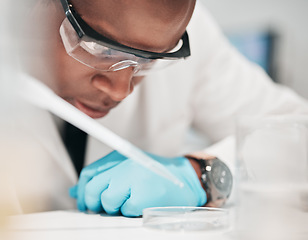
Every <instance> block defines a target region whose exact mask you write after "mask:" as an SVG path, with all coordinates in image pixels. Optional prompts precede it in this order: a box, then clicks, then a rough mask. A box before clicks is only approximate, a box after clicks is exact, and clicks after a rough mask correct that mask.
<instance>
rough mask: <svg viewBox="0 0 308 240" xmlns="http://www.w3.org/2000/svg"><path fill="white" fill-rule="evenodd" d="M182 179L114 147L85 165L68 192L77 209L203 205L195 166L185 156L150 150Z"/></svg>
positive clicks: (130, 212)
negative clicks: (173, 179) (165, 175)
mask: <svg viewBox="0 0 308 240" xmlns="http://www.w3.org/2000/svg"><path fill="white" fill-rule="evenodd" d="M149 156H151V157H152V158H154V159H156V160H157V161H159V162H160V163H161V164H163V165H164V166H165V167H166V168H167V169H169V171H170V172H172V173H173V174H174V175H175V176H177V177H178V178H179V180H181V181H182V182H183V183H184V187H180V186H178V185H175V184H174V183H173V182H171V181H169V180H167V179H165V178H163V177H161V176H159V175H157V174H156V173H153V172H151V171H150V170H148V169H146V168H144V167H143V166H141V165H139V164H138V163H136V162H134V161H132V160H130V159H127V158H126V157H125V156H123V155H121V154H120V153H118V152H117V151H114V152H112V153H111V154H109V155H107V156H106V157H103V158H102V159H100V160H98V161H96V162H94V163H93V164H91V165H89V166H87V167H85V168H84V169H83V170H82V172H81V174H80V178H79V182H78V184H77V185H76V186H74V187H73V188H71V190H70V195H71V196H72V197H74V198H77V207H78V209H79V210H80V211H85V210H87V209H88V210H91V211H93V212H101V211H103V210H105V211H106V212H107V213H108V214H112V215H114V214H118V213H119V212H121V213H122V214H123V215H124V216H140V215H142V210H143V209H144V208H148V207H164V206H202V205H204V204H205V203H206V194H205V191H204V190H203V188H202V186H201V184H200V182H199V179H198V177H197V174H196V173H195V170H194V169H193V167H192V166H191V164H190V163H189V161H188V159H186V158H184V157H177V158H163V157H159V156H155V155H152V154H149Z"/></svg>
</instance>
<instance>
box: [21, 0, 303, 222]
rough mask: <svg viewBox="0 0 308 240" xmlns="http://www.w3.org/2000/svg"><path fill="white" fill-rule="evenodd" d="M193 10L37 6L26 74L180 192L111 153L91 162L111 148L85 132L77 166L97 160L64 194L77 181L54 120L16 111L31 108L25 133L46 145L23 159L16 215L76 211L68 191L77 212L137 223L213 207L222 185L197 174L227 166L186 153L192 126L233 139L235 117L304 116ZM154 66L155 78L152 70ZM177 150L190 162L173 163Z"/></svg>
mask: <svg viewBox="0 0 308 240" xmlns="http://www.w3.org/2000/svg"><path fill="white" fill-rule="evenodd" d="M194 8H195V1H193V0H191V1H188V0H182V1H171V0H169V1H150V0H146V1H144V0H142V1H136V0H135V1H127V0H126V1H124V0H123V1H111V0H90V1H81V0H71V1H69V2H68V1H65V0H61V1H60V0H54V1H49V2H48V1H47V0H40V1H37V2H36V3H35V7H34V8H33V9H32V11H31V14H30V17H29V22H30V24H28V27H27V29H26V30H27V31H26V32H27V40H28V41H26V42H28V43H29V44H28V46H27V48H26V49H27V51H28V52H29V53H30V54H26V56H27V57H28V58H27V72H28V74H29V75H31V76H33V77H35V78H37V79H39V80H41V81H43V82H44V83H45V84H46V85H47V86H49V87H50V88H51V89H52V90H53V91H54V92H55V93H56V94H58V95H59V96H60V97H62V98H63V99H65V100H66V101H68V102H69V103H71V104H73V105H74V106H75V107H77V108H78V109H79V110H80V111H82V112H84V113H86V114H87V115H88V116H90V117H92V118H95V119H98V121H99V122H100V123H102V124H103V125H104V126H106V127H108V128H110V129H111V130H112V131H114V132H115V133H117V134H119V135H120V136H122V137H124V138H126V139H128V140H129V141H131V142H132V143H134V144H136V145H137V146H138V147H140V148H141V149H143V150H144V151H147V152H151V153H154V154H155V155H153V154H150V155H151V156H152V157H153V158H155V159H156V160H157V161H159V162H160V163H162V164H163V165H165V167H166V168H168V169H169V171H171V172H172V173H173V174H174V175H176V176H177V177H178V178H179V179H180V180H181V181H182V182H183V183H184V187H182V188H181V187H179V186H176V185H174V184H173V183H172V182H169V181H168V180H166V179H164V178H162V177H159V176H158V175H156V174H153V173H151V172H149V171H148V170H146V169H144V168H142V167H141V166H138V165H136V164H134V163H133V162H132V161H131V160H130V159H127V158H126V157H124V156H122V155H121V154H119V153H118V152H112V153H111V154H109V155H107V156H106V157H104V158H102V159H101V160H99V161H97V162H95V160H97V159H100V158H101V157H102V156H105V155H106V154H107V153H108V152H110V151H111V149H108V148H106V147H105V146H104V145H102V144H101V143H99V142H97V141H96V140H94V139H92V138H91V137H89V139H88V143H87V150H86V160H85V163H84V164H83V165H84V166H87V165H89V164H90V163H92V162H94V163H92V164H91V165H89V166H88V167H86V168H85V169H84V170H83V171H82V173H81V176H80V179H79V182H78V184H77V185H76V186H75V187H73V188H70V187H72V186H73V185H75V184H76V183H77V174H76V172H74V171H75V169H74V167H73V163H72V159H70V158H69V155H68V152H67V150H66V149H65V148H64V146H63V144H62V140H61V137H60V135H61V133H62V132H63V130H61V129H62V127H63V122H62V121H61V120H59V119H58V118H57V117H56V116H52V115H51V114H50V113H47V112H45V111H44V110H41V109H38V108H36V107H33V106H25V107H24V109H26V110H27V111H28V112H31V113H33V114H31V115H30V116H28V124H27V126H26V128H27V129H31V131H29V130H28V131H27V133H29V135H30V133H31V135H36V141H37V142H38V143H39V144H40V145H43V146H40V150H39V151H38V152H39V156H38V157H32V158H27V159H26V161H27V164H29V166H31V169H30V170H31V171H29V172H26V171H23V172H19V174H18V178H17V180H19V184H18V181H17V184H16V186H17V187H16V192H17V195H19V199H20V200H19V203H20V209H23V211H24V212H28V211H42V210H54V209H70V208H73V206H74V205H73V204H74V201H73V200H72V199H70V198H69V197H68V194H67V192H68V189H69V188H70V194H71V196H72V197H73V198H77V205H78V208H79V209H80V210H82V211H84V210H92V211H94V212H101V211H106V212H107V213H109V214H119V213H122V214H123V215H125V216H139V215H141V214H142V210H143V209H144V208H146V207H153V206H178V205H186V206H203V205H205V204H208V205H210V206H221V204H222V203H223V202H225V200H226V198H227V197H228V196H229V194H230V189H231V178H230V177H229V178H228V179H227V180H228V181H227V185H226V186H224V187H225V188H226V191H225V192H224V193H221V192H220V193H217V191H216V192H213V188H214V187H215V186H214V185H210V187H212V188H209V186H207V184H210V183H209V181H208V180H206V181H205V180H201V174H203V175H204V174H206V173H205V172H204V171H205V170H204V166H205V165H204V164H213V162H219V164H220V166H221V167H223V168H224V169H225V171H228V168H227V167H226V165H224V163H223V162H222V161H220V160H217V159H215V158H214V157H212V156H210V155H207V154H206V153H205V152H208V153H215V155H217V156H219V157H220V158H222V159H223V158H224V157H223V156H224V152H222V153H221V152H219V151H213V152H210V151H203V152H202V153H200V152H198V153H194V152H195V151H196V150H200V149H197V148H196V147H194V146H192V147H191V148H188V147H187V144H186V142H185V139H186V138H185V135H186V133H187V132H188V130H189V129H190V128H191V127H194V128H195V129H197V130H198V131H199V132H200V133H202V134H204V135H205V136H207V138H208V139H209V140H210V141H211V142H216V141H218V140H221V139H223V138H224V137H227V136H228V135H230V134H233V133H234V120H235V117H236V116H237V115H241V114H258V115H261V114H273V113H292V112H294V113H307V112H308V108H307V103H306V102H305V101H304V100H302V99H300V98H299V97H298V96H296V95H295V94H294V93H293V92H292V91H290V90H288V89H286V88H283V87H281V86H277V85H274V84H273V83H272V82H271V81H270V79H268V77H267V76H266V75H265V73H264V72H263V71H262V70H261V69H259V68H258V67H256V66H254V65H253V64H251V63H249V62H247V61H246V60H245V59H243V58H242V57H241V56H240V55H239V54H238V53H237V52H236V51H235V50H234V49H233V48H232V47H231V46H230V45H229V44H228V42H227V41H226V40H225V39H224V37H223V35H222V34H221V32H220V31H219V29H218V28H217V26H216V24H215V23H214V22H213V20H212V18H211V17H210V15H209V14H208V13H207V12H206V10H204V9H202V7H201V6H200V5H198V4H197V7H196V8H195V10H194ZM65 11H66V15H65V13H64V12H65ZM192 14H193V16H192ZM191 16H192V19H191ZM190 19H191V20H190ZM34 26H35V27H34ZM85 29H87V30H85ZM91 29H93V30H94V31H93V30H91ZM186 30H187V33H188V37H189V44H188V38H187V35H186ZM84 34H85V37H83V35H84ZM82 37H83V38H82ZM188 46H189V47H188ZM189 49H190V50H189ZM189 55H191V56H190V57H188V56H189ZM186 57H187V58H186ZM156 58H157V60H155V59H156ZM169 58H172V60H170V59H169ZM182 58H186V59H185V61H180V59H182ZM164 61H165V62H164ZM169 63H170V65H169V66H166V67H165V68H163V67H162V68H161V69H159V66H163V65H165V64H167V65H168V64H169ZM156 67H157V68H158V69H157V71H153V72H151V71H150V70H155V68H156ZM38 116H40V117H38ZM31 126H32V127H31ZM58 130H59V131H58ZM33 132H35V133H33ZM25 135H27V137H29V135H28V134H25ZM46 141H48V143H46ZM34 145H35V144H34ZM42 149H45V150H47V151H46V152H47V154H46V153H44V151H43V150H42ZM186 153H187V154H188V155H189V157H187V158H186V157H178V156H183V155H184V154H186ZM43 155H44V156H43ZM200 159H203V160H200ZM223 160H228V159H223ZM200 163H201V165H199V164H200ZM202 164H203V165H202ZM32 168H33V169H32ZM30 176H31V178H30ZM211 184H213V183H211ZM216 190H217V189H216ZM23 191H24V194H22V192H23ZM25 192H27V193H29V192H31V194H30V196H29V194H28V195H27V194H26V193H25ZM25 199H26V200H27V201H26V200H25ZM36 202H39V203H40V204H35V203H36Z"/></svg>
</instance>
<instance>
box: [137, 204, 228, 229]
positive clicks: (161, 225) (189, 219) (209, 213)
mask: <svg viewBox="0 0 308 240" xmlns="http://www.w3.org/2000/svg"><path fill="white" fill-rule="evenodd" d="M143 226H144V227H147V228H152V229H160V230H171V231H172V230H174V231H178V230H184V231H211V232H215V231H226V230H228V229H229V228H230V214H229V211H228V210H226V209H221V208H211V207H153V208H146V209H144V210H143Z"/></svg>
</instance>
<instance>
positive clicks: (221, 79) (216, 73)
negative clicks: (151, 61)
mask: <svg viewBox="0 0 308 240" xmlns="http://www.w3.org/2000/svg"><path fill="white" fill-rule="evenodd" d="M189 30H190V31H189V34H190V40H191V52H192V61H195V65H196V66H197V69H195V72H197V74H196V76H195V78H196V79H197V80H196V82H195V86H194V91H193V92H194V93H193V96H192V99H193V100H192V108H193V114H194V116H193V125H194V126H195V128H197V129H198V130H199V131H201V132H203V133H204V134H205V135H206V136H207V137H209V139H210V141H211V142H218V141H220V140H222V139H224V138H226V137H228V136H229V135H234V133H235V122H236V118H237V117H238V116H240V115H259V116H260V115H265V114H266V115H267V114H291V113H295V114H308V102H307V101H306V100H305V99H303V98H301V97H300V96H298V95H297V94H296V93H295V92H294V91H292V90H291V89H289V88H287V87H285V86H282V85H279V84H275V83H274V82H273V81H272V80H271V79H270V78H269V77H268V76H267V74H266V73H265V72H264V71H263V70H262V69H261V68H260V67H259V66H257V65H255V64H253V63H251V62H249V61H248V60H246V59H245V58H244V57H243V56H242V55H240V54H239V53H238V52H237V51H236V50H235V48H234V47H232V46H231V45H230V44H229V42H228V40H227V39H226V38H225V37H224V35H223V34H222V32H221V31H220V29H219V27H218V26H217V25H216V23H215V22H214V20H213V19H212V17H211V15H210V14H209V13H208V12H207V11H206V9H202V6H200V5H197V8H196V12H195V15H194V16H193V19H192V21H191V23H190V25H189ZM234 148H235V141H234V137H229V138H227V139H225V140H224V141H223V142H222V143H221V144H219V143H216V144H215V145H214V146H211V147H209V148H207V149H206V150H205V151H207V152H208V153H212V154H215V155H216V156H222V158H225V159H226V158H227V159H230V158H231V159H230V160H229V161H231V162H233V161H234V159H233V158H234ZM227 162H228V160H227ZM232 165H233V164H232Z"/></svg>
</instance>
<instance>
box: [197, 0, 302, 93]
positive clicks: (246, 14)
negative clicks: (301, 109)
mask: <svg viewBox="0 0 308 240" xmlns="http://www.w3.org/2000/svg"><path fill="white" fill-rule="evenodd" d="M199 1H200V2H202V3H203V4H204V5H205V6H206V7H207V9H209V11H210V12H211V13H212V14H213V16H214V18H215V19H216V21H217V22H218V24H219V25H220V26H221V27H222V29H223V31H224V32H225V34H226V35H227V37H228V38H229V39H230V41H231V43H232V44H234V45H235V46H236V47H237V48H238V49H239V50H240V51H241V52H242V53H243V54H244V55H245V56H246V57H248V58H249V59H250V60H252V61H255V62H256V63H258V64H259V65H261V66H262V67H263V68H264V69H265V70H266V71H267V72H268V73H269V75H270V76H271V77H272V78H273V80H274V81H276V82H279V83H282V84H284V85H287V86H289V87H291V88H293V89H294V90H295V91H296V92H297V93H299V94H300V95H301V96H303V97H305V98H308V81H307V80H308V1H307V0H258V1H251V0H199Z"/></svg>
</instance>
